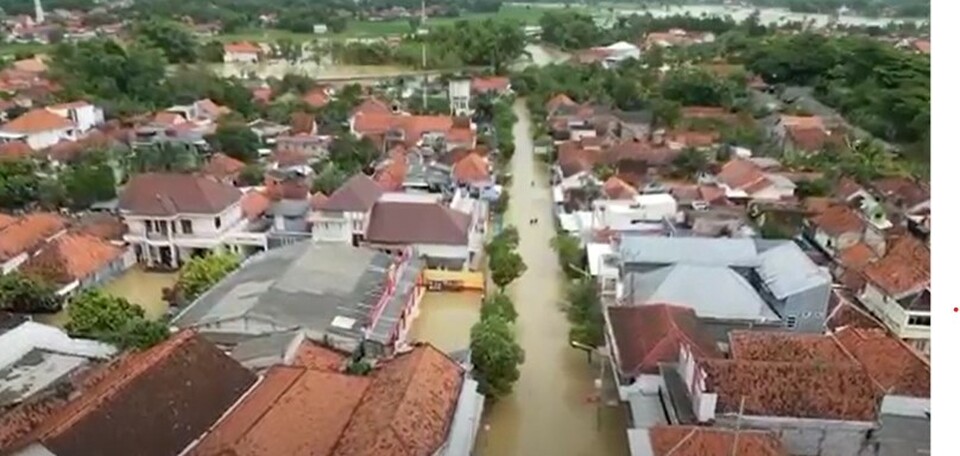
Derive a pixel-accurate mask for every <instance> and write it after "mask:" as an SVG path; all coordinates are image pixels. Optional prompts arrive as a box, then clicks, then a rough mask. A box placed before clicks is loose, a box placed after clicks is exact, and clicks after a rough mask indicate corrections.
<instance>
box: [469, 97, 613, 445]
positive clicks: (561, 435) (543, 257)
mask: <svg viewBox="0 0 960 456" xmlns="http://www.w3.org/2000/svg"><path fill="white" fill-rule="evenodd" d="M523 103H524V102H523V101H522V100H518V101H517V104H516V105H514V112H515V113H516V114H517V117H518V119H519V121H518V123H517V124H516V126H515V128H514V132H513V133H514V137H515V138H516V154H515V155H514V158H513V163H512V171H513V175H514V179H513V188H512V189H511V198H510V209H509V213H508V215H507V217H508V220H510V223H512V224H514V225H515V226H516V227H517V228H518V230H519V232H520V247H519V252H520V254H521V255H522V256H523V259H524V261H525V262H526V264H527V267H528V269H527V272H526V273H525V274H524V275H523V276H522V277H520V279H518V280H517V281H516V282H515V283H514V284H513V285H511V286H510V289H509V290H508V292H509V293H510V294H511V295H512V296H513V298H514V303H515V304H516V307H517V312H518V313H519V318H518V320H517V336H518V339H519V341H520V344H521V346H523V349H524V350H525V351H526V362H525V363H524V364H523V365H522V366H521V368H520V380H519V381H518V382H517V384H516V385H515V387H514V392H513V394H511V395H510V396H508V397H506V398H504V399H502V400H500V401H499V402H497V403H495V404H493V405H492V406H489V407H487V408H486V410H485V412H486V416H485V417H484V423H483V424H484V426H485V427H486V426H489V430H488V431H485V432H483V433H482V434H481V436H480V437H478V443H477V447H478V452H479V453H480V454H482V455H486V456H511V455H524V456H526V455H540V454H543V455H573V456H580V455H583V456H588V455H589V456H594V455H603V456H607V455H626V454H628V447H627V442H626V431H625V429H626V418H625V413H624V409H623V407H620V406H613V407H611V406H606V405H603V404H602V403H598V402H597V401H596V400H595V398H596V390H595V384H594V382H595V379H597V378H598V377H599V376H600V375H601V372H600V369H599V362H597V361H596V360H595V361H594V363H593V364H589V363H588V362H587V359H586V355H585V354H584V353H583V352H581V351H578V350H574V349H572V348H571V347H570V346H569V345H568V344H567V340H568V339H567V333H568V330H569V323H567V320H566V318H565V316H564V314H563V312H562V311H561V309H560V304H559V303H560V302H561V300H562V296H563V291H562V290H563V286H564V284H565V280H564V278H563V276H562V274H561V271H560V268H559V265H558V264H557V259H556V256H555V255H554V253H553V251H552V250H551V249H550V244H549V243H550V238H551V237H552V236H553V234H554V233H553V224H551V223H538V224H536V225H531V224H529V223H528V221H529V219H530V218H533V217H537V218H539V219H540V220H551V217H552V214H551V209H552V203H551V199H550V190H549V185H548V176H547V172H546V169H545V168H544V167H538V166H537V164H536V162H535V159H534V156H533V141H532V138H531V137H530V117H529V111H528V110H527V109H526V107H525V106H524V105H523ZM530 181H535V182H536V188H534V189H531V188H530V187H529V184H528V182H530ZM607 371H608V372H607V374H609V369H608V370H607ZM606 376H609V375H606Z"/></svg>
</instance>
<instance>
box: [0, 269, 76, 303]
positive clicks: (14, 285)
mask: <svg viewBox="0 0 960 456" xmlns="http://www.w3.org/2000/svg"><path fill="white" fill-rule="evenodd" d="M62 305H63V302H62V301H61V300H60V297H59V296H57V294H56V290H55V289H54V288H53V287H52V286H50V285H49V284H46V283H44V282H42V281H39V280H35V279H33V278H30V277H27V276H25V275H22V274H19V273H17V272H11V273H9V274H5V275H0V310H5V311H8V312H22V313H46V312H56V311H58V310H60V307H61V306H62Z"/></svg>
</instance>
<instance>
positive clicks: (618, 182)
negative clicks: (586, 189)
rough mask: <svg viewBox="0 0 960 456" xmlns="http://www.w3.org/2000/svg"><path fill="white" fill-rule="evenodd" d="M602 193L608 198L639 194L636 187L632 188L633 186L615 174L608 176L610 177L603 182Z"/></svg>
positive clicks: (622, 197) (627, 197) (630, 197)
mask: <svg viewBox="0 0 960 456" xmlns="http://www.w3.org/2000/svg"><path fill="white" fill-rule="evenodd" d="M603 194H604V195H606V196H607V198H609V199H632V198H633V197H635V196H637V195H639V192H637V189H635V188H633V186H631V185H630V184H628V183H626V182H624V181H623V179H621V178H619V177H617V176H610V178H609V179H607V181H606V182H604V183H603Z"/></svg>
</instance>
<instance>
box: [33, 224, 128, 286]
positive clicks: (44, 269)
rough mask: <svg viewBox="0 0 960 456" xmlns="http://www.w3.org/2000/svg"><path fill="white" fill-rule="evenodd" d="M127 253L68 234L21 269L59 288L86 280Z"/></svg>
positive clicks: (47, 246)
mask: <svg viewBox="0 0 960 456" xmlns="http://www.w3.org/2000/svg"><path fill="white" fill-rule="evenodd" d="M123 253H124V251H123V249H121V248H120V247H117V246H115V245H113V244H111V243H109V242H107V241H104V240H101V239H99V238H96V237H94V236H89V235H85V234H73V233H69V234H65V235H63V236H60V237H57V238H56V239H54V240H52V241H50V242H49V243H47V244H46V245H45V246H43V248H42V249H41V250H40V252H39V253H37V254H36V255H34V256H32V257H30V259H29V260H27V262H26V263H24V264H23V266H21V269H20V270H21V271H22V272H23V273H24V274H27V275H30V276H33V277H37V278H39V279H42V280H45V281H47V282H50V283H53V284H57V285H67V284H69V283H71V282H73V281H74V280H81V279H85V278H87V277H89V276H91V275H93V274H94V273H96V272H98V271H100V270H101V269H103V268H104V267H106V266H107V265H109V264H110V263H111V262H113V261H114V260H117V259H118V258H120V257H121V256H123Z"/></svg>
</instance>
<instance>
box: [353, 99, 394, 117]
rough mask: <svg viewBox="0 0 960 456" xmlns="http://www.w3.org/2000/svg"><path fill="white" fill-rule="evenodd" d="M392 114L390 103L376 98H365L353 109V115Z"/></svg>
mask: <svg viewBox="0 0 960 456" xmlns="http://www.w3.org/2000/svg"><path fill="white" fill-rule="evenodd" d="M369 114H393V111H392V110H391V109H390V105H388V104H387V103H386V102H384V101H381V100H380V99H377V98H367V99H365V100H363V102H361V103H360V106H357V107H356V108H354V109H353V115H355V116H358V115H369Z"/></svg>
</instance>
